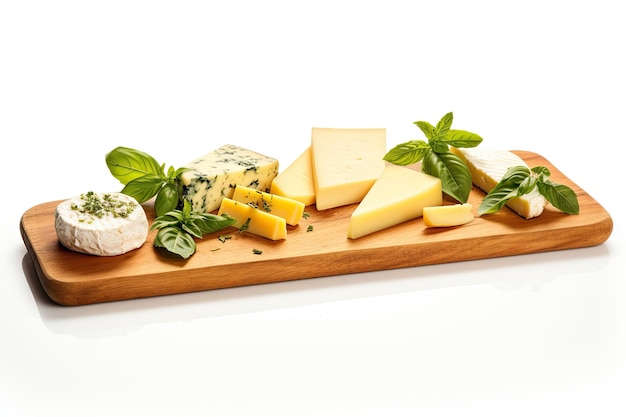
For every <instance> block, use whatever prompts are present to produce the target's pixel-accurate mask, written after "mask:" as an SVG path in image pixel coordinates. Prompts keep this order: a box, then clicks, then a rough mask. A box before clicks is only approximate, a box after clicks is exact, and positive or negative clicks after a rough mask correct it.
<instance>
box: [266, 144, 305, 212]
mask: <svg viewBox="0 0 626 417" xmlns="http://www.w3.org/2000/svg"><path fill="white" fill-rule="evenodd" d="M270 193H272V194H275V195H280V196H283V197H287V198H291V199H293V200H297V201H301V202H302V203H304V205H305V206H310V205H312V204H315V184H314V183H313V167H312V165H311V148H310V147H308V148H306V150H305V151H304V152H302V153H301V154H300V156H298V157H297V158H296V159H295V160H294V161H293V162H292V163H291V165H289V166H287V168H285V169H284V170H283V171H282V172H279V173H278V175H277V176H276V178H274V181H272V185H271V187H270Z"/></svg>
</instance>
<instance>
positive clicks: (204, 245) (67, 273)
mask: <svg viewBox="0 0 626 417" xmlns="http://www.w3.org/2000/svg"><path fill="white" fill-rule="evenodd" d="M514 152H515V153H517V154H518V155H519V156H521V157H522V158H523V159H524V160H525V161H526V162H527V164H528V165H529V166H537V165H543V166H546V167H548V169H550V171H551V172H552V176H551V179H552V180H553V181H555V182H558V183H562V184H565V185H567V186H569V187H571V188H572V189H573V190H574V191H575V192H576V194H577V196H578V201H579V204H580V214H578V215H566V214H562V213H560V212H558V211H557V210H556V209H554V208H553V207H552V206H548V207H547V208H546V210H545V212H544V213H543V214H542V215H541V216H540V217H538V218H535V219H530V220H525V219H523V218H521V217H520V216H518V215H517V214H515V213H514V212H512V211H511V210H509V209H508V208H505V209H503V210H501V211H500V212H498V213H496V214H493V215H488V216H483V217H480V218H476V219H475V220H474V221H473V222H471V223H469V224H466V225H463V226H458V227H451V228H438V229H434V228H432V229H428V228H426V227H425V226H424V224H423V221H422V219H421V218H419V219H415V220H412V221H408V222H406V223H403V224H400V225H397V226H395V227H392V228H389V229H386V230H383V231H380V232H377V233H374V234H371V235H368V236H364V237H362V238H359V239H356V240H351V239H348V238H347V237H346V233H347V230H348V223H349V219H350V214H351V213H352V211H353V210H354V208H355V207H356V205H351V206H345V207H340V208H337V209H331V210H325V211H320V212H318V211H316V210H315V207H314V206H309V207H307V208H306V212H307V213H309V214H310V217H309V218H308V219H304V220H303V221H302V222H301V223H300V224H299V225H298V226H288V236H287V239H286V240H285V241H278V242H274V241H270V240H267V239H264V238H261V237H258V236H254V235H252V234H249V233H239V232H238V231H237V230H236V229H233V228H228V229H225V230H223V231H221V232H219V233H214V234H212V235H207V236H205V237H204V239H202V240H199V241H198V246H197V252H196V253H195V254H194V255H193V256H191V257H190V258H189V259H187V260H183V259H181V258H177V257H175V256H173V255H171V254H169V253H167V252H163V251H161V250H159V249H156V248H154V247H153V245H152V242H153V239H154V235H155V233H156V232H150V233H149V235H148V240H147V241H146V243H145V244H144V245H143V246H142V247H141V248H139V249H137V250H134V251H132V252H129V253H127V254H124V255H120V256H114V257H98V256H91V255H84V254H80V253H76V252H72V251H70V250H67V249H65V248H64V247H63V246H61V245H60V244H59V242H58V240H57V236H56V232H55V229H54V210H55V208H56V206H57V204H59V203H60V202H61V201H62V200H60V201H53V202H48V203H43V204H40V205H37V206H35V207H32V208H31V209H29V210H27V211H26V212H25V213H24V214H23V216H22V219H21V222H20V230H21V233H22V237H23V240H24V243H25V245H26V248H27V249H28V252H29V253H30V255H31V258H32V260H33V263H34V265H35V269H36V271H37V275H38V277H39V280H40V282H41V284H42V287H43V288H44V290H45V292H46V294H48V296H49V297H50V298H51V299H52V300H53V301H54V302H56V303H58V304H60V305H65V306H75V305H84V304H93V303H101V302H109V301H116V300H125V299H134V298H141V297H151V296H159V295H168V294H179V293H187V292H193V291H205V290H212V289H218V288H227V287H237V286H243V285H253V284H263V283H270V282H278V281H287V280H296V279H304V278H313V277H331V276H336V275H341V274H348V273H359V272H366V271H378V270H389V269H395V268H405V267H416V266H422V265H431V264H442V263H449V262H458V261H466V260H474V259H487V258H495V257H503V256H511V255H521V254H528V253H537V252H546V251H556V250H564V249H572V248H582V247H589V246H595V245H599V244H601V243H603V242H604V241H606V240H607V239H608V238H609V236H610V234H611V232H612V229H613V222H612V219H611V217H610V215H609V213H607V211H606V210H605V209H604V208H603V207H602V206H601V205H600V204H598V203H597V202H596V201H595V200H594V199H593V198H592V197H591V196H590V195H588V194H587V193H586V192H585V191H583V190H582V189H580V187H578V186H577V185H576V184H574V183H573V182H572V181H570V180H569V179H568V178H567V177H565V176H564V175H563V174H562V173H561V172H560V171H558V170H557V169H556V168H555V167H554V166H552V165H551V164H550V162H548V161H547V160H545V159H544V158H543V157H542V156H540V155H538V154H535V153H532V152H528V151H514ZM483 196H484V193H483V192H482V191H480V190H478V189H473V190H472V192H471V195H470V198H469V202H470V203H472V204H473V205H474V214H476V209H477V207H478V205H479V204H480V201H481V200H482V198H483ZM70 197H72V196H67V198H70ZM447 203H449V204H454V202H453V201H447ZM144 208H145V210H146V213H147V215H148V219H149V220H150V221H151V220H152V219H153V218H154V211H153V209H152V206H151V204H150V203H146V204H144ZM309 226H311V227H312V228H313V230H312V231H307V228H308V227H309ZM220 234H221V235H226V234H227V235H229V236H230V237H231V239H228V240H226V241H224V242H221V241H220V240H219V239H218V236H219V235H220ZM254 250H260V251H262V253H261V254H255V253H254ZM329 279H332V278H329Z"/></svg>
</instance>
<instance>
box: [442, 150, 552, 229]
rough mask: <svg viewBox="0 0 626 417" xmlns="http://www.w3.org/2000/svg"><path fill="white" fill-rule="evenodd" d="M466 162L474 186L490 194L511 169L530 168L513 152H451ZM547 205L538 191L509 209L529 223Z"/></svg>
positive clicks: (517, 200)
mask: <svg viewBox="0 0 626 417" xmlns="http://www.w3.org/2000/svg"><path fill="white" fill-rule="evenodd" d="M451 151H452V152H454V153H455V154H457V155H458V156H459V157H460V158H461V159H463V160H464V161H465V163H466V164H467V167H468V168H469V170H470V173H471V174H472V183H473V184H474V185H475V186H476V187H478V188H480V189H481V190H483V191H484V192H486V193H488V192H489V191H491V190H492V189H493V187H495V186H496V184H498V183H499V182H500V180H501V179H502V177H504V174H505V173H506V171H507V169H509V168H510V167H514V166H525V167H527V166H528V165H527V164H526V162H524V160H522V158H520V157H519V156H517V155H516V154H514V153H513V152H510V151H506V150H499V149H489V148H485V149H483V148H480V147H477V148H451ZM546 204H547V202H546V199H545V197H543V196H542V195H541V194H540V193H539V190H538V189H537V187H535V188H534V189H533V190H532V191H531V192H530V193H529V194H526V195H523V196H521V197H518V198H512V199H510V200H509V201H507V203H506V205H507V206H508V207H509V208H511V209H512V210H513V211H515V212H516V213H517V214H519V215H520V216H522V217H524V218H525V219H530V218H533V217H537V216H540V215H541V213H543V209H544V207H545V206H546Z"/></svg>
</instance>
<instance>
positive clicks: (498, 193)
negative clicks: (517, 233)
mask: <svg viewBox="0 0 626 417" xmlns="http://www.w3.org/2000/svg"><path fill="white" fill-rule="evenodd" d="M529 176H530V170H529V169H528V168H527V167H524V166H514V167H510V168H509V169H507V171H506V173H505V174H504V176H503V177H502V179H501V180H500V182H499V183H498V184H496V186H495V187H494V188H493V189H492V190H491V191H489V192H488V193H487V195H486V196H485V197H484V198H483V200H482V201H481V203H480V205H479V206H478V215H479V216H482V215H483V214H493V213H496V212H497V211H499V210H500V209H501V208H502V207H504V206H505V204H506V202H507V201H509V200H510V199H512V198H516V197H519V195H520V194H519V188H520V185H521V184H522V183H523V182H524V180H526V179H527V178H528V177H529Z"/></svg>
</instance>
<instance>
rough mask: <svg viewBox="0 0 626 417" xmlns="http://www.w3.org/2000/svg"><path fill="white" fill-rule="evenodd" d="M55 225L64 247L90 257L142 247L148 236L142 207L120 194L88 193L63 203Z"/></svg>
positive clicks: (119, 253)
mask: <svg viewBox="0 0 626 417" xmlns="http://www.w3.org/2000/svg"><path fill="white" fill-rule="evenodd" d="M54 222H55V230H56V234H57V237H58V239H59V242H60V243H61V244H62V245H63V246H65V247H66V248H68V249H70V250H73V251H76V252H80V253H85V254H89V255H98V256H115V255H122V254H124V253H126V252H130V251H131V250H133V249H137V248H139V247H141V246H142V245H143V244H144V243H145V241H146V238H147V235H148V219H147V217H146V213H145V211H144V209H143V207H141V205H140V204H139V203H137V200H135V199H134V198H133V197H130V196H128V195H126V194H122V193H95V192H88V193H85V194H81V195H79V196H76V197H73V198H71V199H69V200H66V201H63V202H62V203H60V204H59V205H57V207H56V209H55V212H54Z"/></svg>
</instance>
